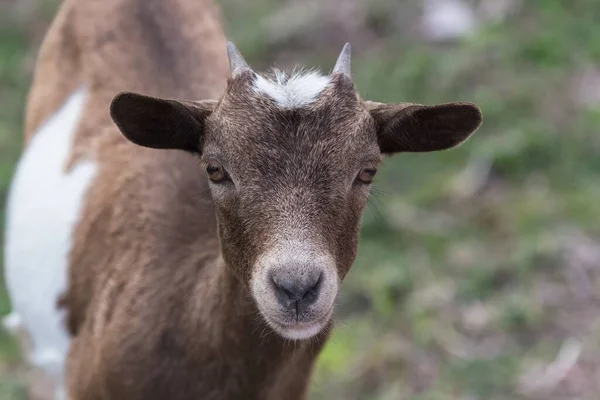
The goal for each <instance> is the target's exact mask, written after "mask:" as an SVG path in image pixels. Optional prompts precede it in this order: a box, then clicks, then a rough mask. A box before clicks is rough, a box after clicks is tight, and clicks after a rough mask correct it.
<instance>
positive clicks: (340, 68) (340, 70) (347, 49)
mask: <svg viewBox="0 0 600 400" xmlns="http://www.w3.org/2000/svg"><path fill="white" fill-rule="evenodd" d="M351 55H352V48H351V46H350V43H346V44H345V45H344V47H343V48H342V52H341V53H340V55H339V57H338V59H337V61H336V63H335V67H333V73H334V74H344V75H346V76H347V77H348V78H350V77H351V76H350V75H351V72H350V71H351V68H350V64H351Z"/></svg>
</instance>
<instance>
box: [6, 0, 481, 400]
mask: <svg viewBox="0 0 600 400" xmlns="http://www.w3.org/2000/svg"><path fill="white" fill-rule="evenodd" d="M225 49H227V52H226V51H225ZM350 53H351V51H350V45H349V44H346V45H345V46H344V48H343V49H342V52H341V53H340V56H339V57H338V60H337V62H336V64H335V67H334V68H333V70H332V73H331V74H329V75H323V74H321V73H319V72H316V71H314V70H311V71H306V70H299V71H298V72H295V73H293V74H286V73H285V72H282V71H277V70H274V71H272V72H268V73H257V72H255V71H253V70H252V69H251V68H250V67H249V65H248V64H247V63H246V61H245V60H244V58H243V57H242V56H241V54H240V53H239V51H238V50H237V49H236V47H235V46H234V45H233V44H232V43H231V42H229V43H227V41H226V38H225V34H224V31H223V28H222V24H221V15H220V10H219V9H218V7H217V6H216V5H215V4H213V2H212V1H211V0H169V1H167V0H104V1H102V2H99V1H91V0H66V1H65V2H64V3H63V4H62V5H61V8H60V10H59V12H58V14H57V16H56V18H55V20H54V22H53V24H52V26H51V28H50V30H49V32H48V34H47V36H46V38H45V40H44V43H43V45H42V48H41V50H40V55H39V58H38V60H37V65H36V70H35V74H34V79H33V84H32V87H31V90H30V93H29V98H28V104H27V112H26V128H25V143H26V147H25V150H24V152H23V154H22V157H21V159H20V161H19V164H18V166H17V170H16V173H15V176H14V179H13V182H12V185H11V189H10V194H9V199H8V213H7V215H8V221H7V234H6V281H7V285H8V289H9V292H10V296H11V299H12V303H13V309H14V311H13V316H12V320H13V321H19V322H20V324H21V325H22V328H23V330H24V331H26V332H27V335H28V336H29V338H30V344H31V349H30V352H29V359H30V362H31V363H32V364H33V365H35V366H37V367H39V368H42V369H43V370H44V371H45V372H46V373H48V374H50V375H52V377H53V379H55V380H56V386H57V389H56V394H55V395H54V394H53V396H56V398H64V397H65V396H66V398H68V399H70V400H109V399H127V400H142V399H144V400H154V399H156V400H158V399H171V400H183V399H186V400H187V399H205V400H212V399H215V400H216V399H219V400H231V399H266V400H275V399H276V400H280V399H291V400H294V399H305V398H306V396H307V391H308V389H307V388H308V386H309V382H310V377H311V371H312V368H313V364H314V362H315V359H316V358H317V356H318V354H319V352H320V350H321V349H322V348H323V346H324V344H325V343H326V341H327V338H328V336H329V332H330V330H331V327H332V324H333V322H332V314H333V310H334V305H335V301H336V297H337V295H338V289H339V286H340V284H341V282H342V281H343V279H344V277H345V276H346V274H347V273H348V271H349V270H350V267H351V266H352V264H353V262H354V259H355V256H356V251H357V244H358V237H359V228H360V219H361V215H362V212H363V209H364V207H365V204H366V202H367V198H368V196H369V192H370V188H371V183H372V180H373V178H374V176H375V174H376V171H377V168H378V166H379V165H380V163H381V162H382V158H383V156H384V155H391V154H395V153H399V152H426V151H437V150H444V149H449V148H451V147H454V146H456V145H458V144H460V143H462V142H463V141H464V140H466V139H467V137H469V136H470V135H471V134H472V133H473V132H474V131H475V130H476V129H477V128H478V127H479V125H480V124H481V121H482V117H481V112H480V110H479V109H478V108H477V106H476V105H474V104H471V103H450V104H440V105H433V106H425V105H419V104H411V103H396V104H382V103H378V102H373V101H366V100H363V99H362V98H361V97H360V96H359V94H358V93H357V91H356V90H355V88H354V84H353V82H352V79H351V71H350ZM198 99H203V100H198ZM57 302H58V303H59V305H60V307H57V306H56V303H57ZM290 341H293V342H294V343H293V344H290V343H289V342H290ZM286 342H288V343H287V345H286Z"/></svg>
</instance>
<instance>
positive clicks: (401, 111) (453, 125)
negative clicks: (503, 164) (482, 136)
mask: <svg viewBox="0 0 600 400" xmlns="http://www.w3.org/2000/svg"><path fill="white" fill-rule="evenodd" d="M365 106H366V107H367V110H369V112H370V113H371V116H372V117H373V118H374V119H375V121H376V122H377V125H378V140H379V148H380V149H381V152H382V153H384V154H391V153H398V152H427V151H438V150H445V149H449V148H452V147H455V146H457V145H459V144H460V143H462V142H463V141H465V140H466V139H467V138H468V137H469V136H470V135H471V134H472V133H473V132H475V131H476V130H477V128H479V126H480V125H481V122H482V115H481V111H480V110H479V107H477V106H476V105H475V104H473V103H448V104H438V105H434V106H423V105H419V104H412V103H397V104H383V103H376V102H371V101H366V102H365Z"/></svg>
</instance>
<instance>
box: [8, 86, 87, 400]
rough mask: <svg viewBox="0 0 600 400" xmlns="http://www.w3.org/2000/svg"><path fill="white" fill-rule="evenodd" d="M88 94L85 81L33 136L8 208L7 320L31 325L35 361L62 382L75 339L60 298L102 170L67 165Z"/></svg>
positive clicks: (28, 328) (28, 327)
mask: <svg viewBox="0 0 600 400" xmlns="http://www.w3.org/2000/svg"><path fill="white" fill-rule="evenodd" d="M85 100H86V91H85V90H84V89H83V88H82V89H79V90H77V91H76V92H74V93H73V94H72V95H71V96H70V97H69V99H68V100H67V102H66V103H65V104H64V105H63V106H62V107H61V108H60V109H59V110H58V111H57V113H56V114H54V115H53V116H52V117H51V118H50V119H49V120H48V121H47V122H46V123H45V124H44V125H43V126H42V127H41V128H40V129H39V131H38V132H37V133H36V134H35V136H34V137H33V138H32V140H31V142H30V144H29V145H28V146H27V148H26V149H25V151H24V153H23V155H22V156H21V159H20V161H19V163H18V165H17V169H16V173H15V175H14V177H13V181H12V184H11V188H10V192H9V196H8V208H7V213H6V215H7V225H6V243H5V274H6V284H7V287H8V292H9V295H10V298H11V302H12V306H13V313H12V314H11V317H10V318H9V320H8V323H9V325H17V324H18V325H21V327H22V328H23V329H24V330H25V331H26V332H27V334H28V336H29V339H30V340H31V345H32V350H31V353H30V354H28V355H27V358H28V360H29V362H31V363H32V364H34V365H36V366H38V367H40V368H42V369H43V370H44V371H46V372H47V373H48V374H50V375H51V376H53V377H54V378H55V379H57V380H58V381H59V382H62V378H63V373H64V366H65V358H66V354H67V351H68V347H69V342H70V339H69V335H68V334H67V332H66V330H65V328H64V320H63V318H64V315H63V313H62V312H59V310H58V309H57V306H56V302H57V298H58V297H59V296H60V295H61V294H62V293H63V292H64V290H65V288H66V282H67V269H68V264H69V260H68V257H69V253H70V251H71V246H72V234H73V230H74V228H75V226H76V224H77V222H78V220H79V216H80V212H81V207H82V203H83V198H84V195H85V193H86V191H87V189H88V187H89V185H90V183H91V181H92V179H93V178H94V176H95V174H96V171H97V167H96V165H95V164H94V163H92V162H90V161H82V162H80V163H78V164H77V165H76V166H75V167H74V168H73V169H72V170H71V171H70V172H69V173H66V172H65V165H66V162H67V160H68V157H69V155H70V153H71V149H72V142H73V137H74V135H75V132H76V130H77V126H78V123H79V119H80V117H81V114H82V112H83V107H84V104H85ZM11 322H12V324H11ZM61 391H62V389H61V388H59V392H61ZM60 396H61V394H60V393H57V397H60Z"/></svg>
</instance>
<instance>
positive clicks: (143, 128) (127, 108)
mask: <svg viewBox="0 0 600 400" xmlns="http://www.w3.org/2000/svg"><path fill="white" fill-rule="evenodd" d="M216 105H217V101H216V100H205V101H199V102H192V101H177V100H170V99H159V98H156V97H149V96H144V95H141V94H136V93H129V92H123V93H119V94H118V95H117V96H115V98H114V99H113V100H112V102H111V104H110V116H111V118H112V119H113V121H114V122H115V124H116V125H117V127H118V128H119V130H120V131H121V132H122V133H123V135H124V136H125V137H126V138H127V139H129V140H130V141H132V142H133V143H135V144H137V145H140V146H144V147H151V148H154V149H179V150H185V151H189V152H192V153H200V152H201V149H200V144H201V141H202V134H203V131H204V125H205V120H206V118H207V117H208V116H209V115H210V114H211V113H212V111H213V110H214V109H215V107H216Z"/></svg>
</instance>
